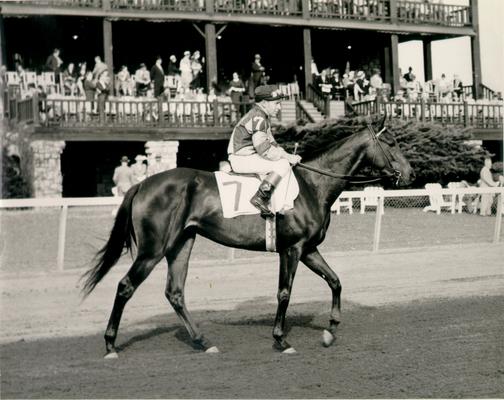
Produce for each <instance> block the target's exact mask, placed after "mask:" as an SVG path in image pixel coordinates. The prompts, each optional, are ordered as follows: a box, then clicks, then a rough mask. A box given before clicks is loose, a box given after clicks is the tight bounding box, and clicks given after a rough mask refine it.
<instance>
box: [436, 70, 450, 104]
mask: <svg viewBox="0 0 504 400" xmlns="http://www.w3.org/2000/svg"><path fill="white" fill-rule="evenodd" d="M437 87H438V92H439V94H440V96H441V101H442V102H449V101H450V100H451V93H452V89H453V88H452V85H451V83H450V82H449V81H448V79H446V75H445V74H441V79H440V80H439V82H438V85H437Z"/></svg>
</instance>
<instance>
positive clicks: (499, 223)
mask: <svg viewBox="0 0 504 400" xmlns="http://www.w3.org/2000/svg"><path fill="white" fill-rule="evenodd" d="M503 200H504V199H503V198H502V192H501V193H499V194H498V195H497V215H496V216H495V229H494V237H493V242H494V243H499V241H500V233H501V226H502V201H503Z"/></svg>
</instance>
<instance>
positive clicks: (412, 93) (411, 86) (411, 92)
mask: <svg viewBox="0 0 504 400" xmlns="http://www.w3.org/2000/svg"><path fill="white" fill-rule="evenodd" d="M406 87H407V90H408V99H409V100H411V101H416V100H417V99H418V94H419V93H420V84H419V82H418V81H417V80H416V76H415V74H411V81H409V82H408V83H407V85H406Z"/></svg>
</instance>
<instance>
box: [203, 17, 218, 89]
mask: <svg viewBox="0 0 504 400" xmlns="http://www.w3.org/2000/svg"><path fill="white" fill-rule="evenodd" d="M215 38H216V35H215V25H214V24H205V50H206V75H207V90H208V91H210V88H211V87H212V84H213V83H217V41H216V39H215Z"/></svg>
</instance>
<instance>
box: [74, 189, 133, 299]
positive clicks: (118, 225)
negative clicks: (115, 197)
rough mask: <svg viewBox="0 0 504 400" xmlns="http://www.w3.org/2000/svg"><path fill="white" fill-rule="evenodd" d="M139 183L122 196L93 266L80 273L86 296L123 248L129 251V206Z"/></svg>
mask: <svg viewBox="0 0 504 400" xmlns="http://www.w3.org/2000/svg"><path fill="white" fill-rule="evenodd" d="M139 187H140V185H135V186H133V187H132V188H131V189H130V190H129V191H128V192H127V193H126V194H125V196H124V200H123V202H122V204H121V206H120V207H119V210H118V211H117V214H116V218H115V222H114V226H113V227H112V231H111V232H110V237H109V239H108V241H107V243H106V244H105V246H103V247H102V248H101V249H100V250H99V251H98V253H96V256H95V258H94V260H93V261H94V262H96V264H95V266H94V267H92V268H91V269H90V270H89V271H87V272H85V273H84V274H83V275H82V278H81V279H83V278H85V279H86V282H85V283H84V286H83V288H82V292H83V294H84V297H86V296H88V295H89V294H90V293H91V292H92V291H93V289H94V288H95V286H96V285H97V284H98V283H99V282H100V281H101V280H102V279H103V277H104V276H105V275H106V274H107V272H109V271H110V269H111V268H112V267H113V266H114V265H115V264H116V263H117V261H118V260H119V258H120V257H121V255H122V254H123V250H124V248H126V251H131V239H132V236H133V235H134V232H133V226H132V224H131V206H132V203H133V198H134V197H135V195H136V194H137V192H138V189H139Z"/></svg>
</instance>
